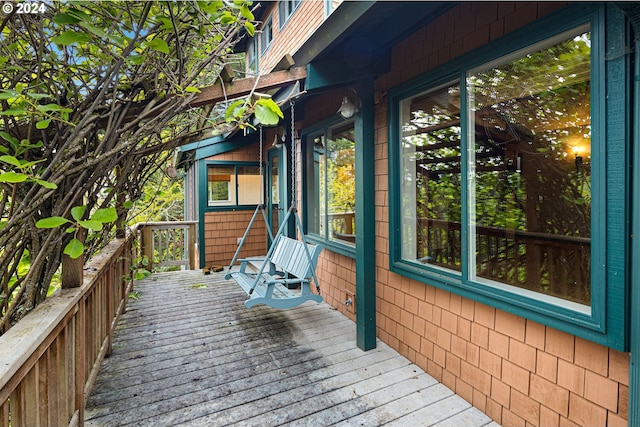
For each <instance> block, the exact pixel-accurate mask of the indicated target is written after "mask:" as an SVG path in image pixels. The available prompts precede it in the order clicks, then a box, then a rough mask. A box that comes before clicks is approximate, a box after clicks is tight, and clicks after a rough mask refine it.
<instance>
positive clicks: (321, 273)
mask: <svg viewBox="0 0 640 427" xmlns="http://www.w3.org/2000/svg"><path fill="white" fill-rule="evenodd" d="M562 7H564V4H562V3H544V2H543V3H503V2H496V3H479V2H478V3H475V2H466V3H462V4H460V5H458V6H456V7H455V8H453V9H451V10H450V11H448V12H447V13H445V14H444V15H442V16H440V17H439V18H437V19H436V21H434V22H432V23H430V24H429V25H428V26H425V27H424V28H422V29H420V30H418V31H417V32H416V33H414V34H413V35H411V36H409V37H408V38H407V39H405V40H403V41H402V42H400V43H399V44H398V45H397V46H396V47H395V48H394V49H393V52H392V60H391V64H392V69H391V71H390V72H389V73H388V74H386V75H383V76H380V77H379V78H378V79H376V82H375V92H376V95H378V96H377V97H376V98H382V102H379V103H377V104H376V107H375V170H376V172H375V173H376V182H375V185H376V208H375V218H376V295H377V303H376V306H377V307H376V309H377V336H378V337H379V339H381V340H382V341H384V342H385V343H387V344H389V345H390V346H391V347H393V348H395V349H396V350H398V351H399V352H400V353H401V354H402V355H404V356H405V357H407V358H408V359H409V360H411V361H412V362H414V363H416V364H417V365H419V366H420V367H421V368H423V369H425V370H426V371H427V372H428V373H429V374H431V375H432V376H434V377H435V378H436V379H438V380H439V381H441V382H442V383H444V384H445V385H447V386H448V387H450V388H451V389H452V390H454V391H455V392H456V393H457V394H459V395H460V396H462V397H463V398H465V399H466V400H468V401H469V402H471V403H472V404H473V405H474V406H476V407H478V408H479V409H481V410H482V411H484V412H485V413H487V414H488V415H489V416H490V417H491V418H493V419H494V420H496V421H497V422H499V423H501V424H503V425H505V426H522V427H525V426H605V425H606V426H609V427H612V426H626V425H627V424H628V423H627V418H628V417H627V412H628V391H629V354H628V353H622V352H618V351H615V350H612V349H609V348H607V347H604V346H601V345H598V344H595V343H592V342H589V341H587V340H584V339H582V338H579V337H576V336H573V335H570V334H567V333H564V332H561V331H559V330H556V329H553V328H551V327H547V326H544V325H542V324H539V323H536V322H533V321H530V320H527V319H524V318H522V317H519V316H516V315H514V314H510V313H507V312H504V311H501V310H498V309H494V308H492V307H489V306H487V305H484V304H481V303H478V302H474V301H473V300H469V299H466V298H463V297H461V296H458V295H455V294H452V293H450V292H447V291H445V290H441V289H438V288H436V287H432V286H429V285H428V284H424V283H421V282H418V281H415V280H411V279H409V278H406V277H403V276H401V275H399V274H396V273H394V272H392V271H390V270H389V219H388V218H389V204H388V200H389V189H388V188H389V187H388V127H387V126H388V116H387V103H386V99H384V94H385V93H386V91H387V90H389V89H390V88H392V87H394V86H395V85H398V84H400V83H402V82H405V81H406V80H408V79H410V78H412V77H415V76H417V75H419V74H420V73H423V72H425V71H428V70H430V69H432V68H434V67H436V66H438V65H442V64H445V63H446V62H447V61H450V60H452V59H454V58H456V57H458V56H460V55H462V54H464V53H468V52H471V51H473V50H474V49H475V48H478V47H480V46H482V45H484V44H486V43H488V42H490V41H492V40H495V39H497V38H499V37H501V36H504V35H506V34H508V33H509V32H511V31H512V30H515V29H517V28H520V27H522V26H523V25H525V24H527V23H530V22H532V21H535V20H536V19H539V18H541V17H543V16H545V15H548V14H550V13H552V12H554V11H556V10H559V9H561V8H562ZM340 97H341V93H338V92H336V91H333V92H330V93H328V94H323V95H318V96H316V97H314V98H313V99H310V100H309V101H308V102H307V103H306V105H305V120H304V123H302V124H301V126H302V127H304V126H307V125H309V124H311V123H314V121H317V120H319V119H321V118H326V117H329V116H330V115H331V114H333V113H334V112H335V110H336V109H337V106H338V105H339V102H340ZM329 101H331V102H329ZM334 104H335V108H334ZM329 105H331V107H329ZM317 274H318V278H319V280H320V282H321V285H322V292H323V297H324V298H325V300H326V301H327V302H328V303H330V304H331V305H333V306H335V307H337V308H338V309H339V310H340V311H342V312H343V313H344V314H345V315H347V316H349V317H351V318H354V313H353V306H351V307H347V306H345V304H344V299H345V294H348V292H353V291H354V290H355V261H354V260H353V259H352V258H349V257H345V256H342V255H339V254H336V253H334V252H331V251H329V250H325V251H324V252H323V254H322V255H321V257H320V261H319V264H318V271H317Z"/></svg>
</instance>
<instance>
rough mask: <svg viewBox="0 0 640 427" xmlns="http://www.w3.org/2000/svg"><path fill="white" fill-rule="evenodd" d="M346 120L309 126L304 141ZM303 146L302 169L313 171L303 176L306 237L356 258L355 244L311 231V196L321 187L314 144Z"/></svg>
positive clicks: (327, 120)
mask: <svg viewBox="0 0 640 427" xmlns="http://www.w3.org/2000/svg"><path fill="white" fill-rule="evenodd" d="M344 122H345V120H344V119H342V118H339V117H330V118H328V119H325V120H322V121H319V122H318V123H316V124H314V125H312V126H309V127H308V128H307V129H305V130H304V131H303V132H302V141H307V140H308V139H310V138H313V136H315V135H319V134H323V135H326V134H327V133H328V131H329V129H330V128H331V127H333V126H336V125H338V124H340V123H344ZM302 146H303V153H302V154H303V155H302V170H305V171H313V174H309V173H306V174H303V178H302V179H303V181H302V186H303V188H304V191H303V195H302V206H303V219H302V224H303V226H304V229H305V230H306V232H305V238H306V239H307V240H309V242H311V243H314V244H321V245H323V246H324V247H325V249H328V250H330V251H331V252H335V253H337V254H340V255H344V256H346V257H349V258H353V259H355V258H356V247H355V246H351V245H346V244H342V243H339V242H337V241H335V240H331V239H329V238H327V237H325V236H322V235H320V234H316V233H311V232H309V229H310V228H309V223H310V220H309V217H308V213H309V212H310V209H308V208H309V206H311V205H312V204H313V203H316V202H315V200H314V201H311V200H310V198H311V197H314V198H316V197H317V195H318V194H319V192H320V188H319V181H318V180H319V178H318V176H317V173H316V171H315V166H314V165H313V164H309V163H310V162H309V150H314V147H313V144H308V143H303V144H302ZM356 150H358V148H357V141H356ZM325 229H326V224H325Z"/></svg>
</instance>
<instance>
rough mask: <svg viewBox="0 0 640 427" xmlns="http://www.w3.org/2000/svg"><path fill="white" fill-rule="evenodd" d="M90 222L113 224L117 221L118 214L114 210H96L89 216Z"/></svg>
mask: <svg viewBox="0 0 640 427" xmlns="http://www.w3.org/2000/svg"><path fill="white" fill-rule="evenodd" d="M90 219H91V220H92V221H98V222H103V223H104V222H113V221H115V220H117V219H118V214H117V213H116V208H104V209H98V210H97V211H95V212H94V213H93V215H91V218H90Z"/></svg>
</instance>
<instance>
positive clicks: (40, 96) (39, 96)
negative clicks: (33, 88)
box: [25, 92, 51, 99]
mask: <svg viewBox="0 0 640 427" xmlns="http://www.w3.org/2000/svg"><path fill="white" fill-rule="evenodd" d="M25 95H27V96H28V97H29V98H33V99H46V98H51V95H49V94H47V93H37V92H27V93H26V94H25Z"/></svg>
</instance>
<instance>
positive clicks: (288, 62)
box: [273, 53, 296, 71]
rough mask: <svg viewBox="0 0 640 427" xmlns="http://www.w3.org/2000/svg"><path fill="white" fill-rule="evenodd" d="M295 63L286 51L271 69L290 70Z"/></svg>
mask: <svg viewBox="0 0 640 427" xmlns="http://www.w3.org/2000/svg"><path fill="white" fill-rule="evenodd" d="M295 64H296V61H294V60H293V57H292V56H291V55H290V54H288V53H286V54H285V55H284V56H283V57H282V59H281V60H280V61H279V62H278V63H277V64H276V66H275V67H273V71H282V70H290V69H291V67H293V66H294V65H295Z"/></svg>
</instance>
